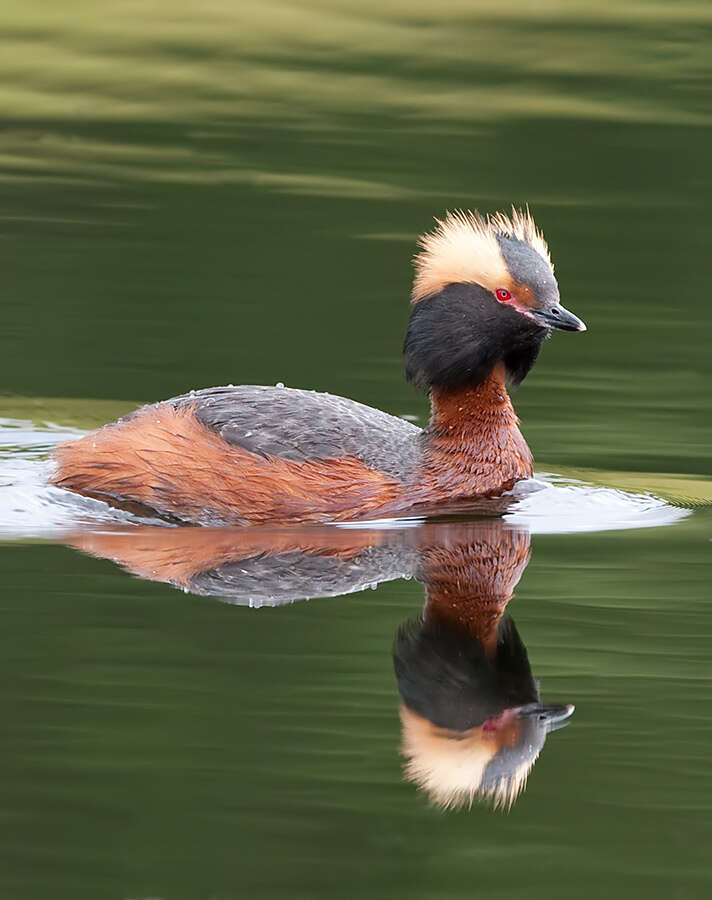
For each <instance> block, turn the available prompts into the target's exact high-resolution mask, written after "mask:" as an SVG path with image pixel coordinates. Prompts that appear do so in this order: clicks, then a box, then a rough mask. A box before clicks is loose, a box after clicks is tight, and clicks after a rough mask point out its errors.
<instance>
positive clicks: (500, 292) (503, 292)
mask: <svg viewBox="0 0 712 900" xmlns="http://www.w3.org/2000/svg"><path fill="white" fill-rule="evenodd" d="M495 295H496V296H497V299H498V300H499V302H500V303H509V301H510V300H511V299H512V295H511V294H510V293H509V291H508V290H507V289H506V288H497V290H496V291H495Z"/></svg>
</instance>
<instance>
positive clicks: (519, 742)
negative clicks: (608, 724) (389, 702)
mask: <svg viewBox="0 0 712 900" xmlns="http://www.w3.org/2000/svg"><path fill="white" fill-rule="evenodd" d="M487 524H488V525H489V526H490V527H489V528H485V529H483V530H482V531H480V533H479V534H477V536H476V538H475V540H472V538H471V537H469V538H468V540H467V541H466V542H456V543H455V544H452V543H449V544H445V545H443V544H441V545H439V546H430V547H425V548H424V549H423V551H422V557H421V562H420V575H419V577H420V578H421V580H422V581H423V582H424V583H425V585H426V591H427V600H426V604H425V610H424V613H423V617H422V619H420V620H419V621H417V622H411V623H407V624H406V625H404V626H402V627H401V628H400V630H399V632H398V635H397V636H396V640H395V644H394V648H393V662H394V667H395V672H396V678H397V681H398V690H399V692H400V695H401V700H402V706H401V725H402V730H403V754H404V756H405V758H406V766H405V772H406V776H407V777H408V778H409V779H410V780H411V781H413V782H414V783H415V784H417V785H418V786H419V787H420V788H422V789H423V790H425V791H426V793H427V794H428V795H429V797H430V798H431V799H432V800H433V802H434V803H436V804H437V805H439V806H443V807H458V806H462V805H464V804H469V805H471V804H472V802H473V801H474V800H475V799H481V800H489V801H491V802H492V803H493V805H494V806H495V807H498V806H502V807H506V808H509V807H510V806H511V805H512V803H513V802H514V800H515V799H516V797H517V795H518V794H519V792H520V791H521V790H522V788H523V787H524V785H525V784H526V779H527V776H528V774H529V771H530V769H531V767H532V766H533V765H534V762H535V761H536V758H537V756H538V755H539V752H540V751H541V748H542V747H543V745H544V741H545V740H546V735H547V733H548V732H549V731H550V730H552V729H553V728H555V727H557V726H560V723H562V722H563V721H564V720H565V719H567V718H568V717H569V716H570V715H571V713H572V712H573V706H570V705H563V706H562V705H545V704H541V703H540V702H539V692H538V688H537V685H536V682H535V681H534V678H533V677H532V673H531V668H530V666H529V660H528V658H527V651H526V648H525V646H524V644H523V643H522V640H521V638H520V637H519V633H518V632H517V629H516V627H515V625H514V622H513V621H512V619H511V618H510V617H509V616H508V615H506V613H505V612H504V610H505V608H506V606H507V603H508V602H509V600H510V599H511V596H512V592H513V590H514V588H515V586H516V584H517V582H518V581H519V578H520V577H521V574H522V572H523V571H524V568H525V566H526V564H527V562H528V559H529V538H528V535H527V534H526V533H524V532H518V531H514V530H508V529H505V528H501V527H497V524H498V523H487Z"/></svg>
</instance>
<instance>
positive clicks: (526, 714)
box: [517, 703, 576, 732]
mask: <svg viewBox="0 0 712 900" xmlns="http://www.w3.org/2000/svg"><path fill="white" fill-rule="evenodd" d="M575 708H576V707H575V706H574V705H573V703H528V704H527V705H526V706H520V707H519V709H518V710H517V716H518V717H519V718H520V719H536V720H537V722H539V723H540V725H542V726H544V727H545V728H546V730H547V732H549V731H557V730H558V729H559V728H565V727H566V726H567V725H568V724H569V723H568V722H567V719H568V718H569V716H570V715H571V713H572V712H573V711H574V709H575Z"/></svg>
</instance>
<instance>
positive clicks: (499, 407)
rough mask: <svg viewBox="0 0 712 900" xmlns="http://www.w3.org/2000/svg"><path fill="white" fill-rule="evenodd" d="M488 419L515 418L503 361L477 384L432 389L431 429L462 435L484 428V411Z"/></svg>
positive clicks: (515, 420) (515, 419)
mask: <svg viewBox="0 0 712 900" xmlns="http://www.w3.org/2000/svg"><path fill="white" fill-rule="evenodd" d="M483 413H485V415H486V418H487V419H492V420H495V419H507V420H509V419H513V420H514V422H515V423H516V422H517V421H518V420H517V417H516V415H515V413H514V407H513V406H512V401H511V400H510V399H509V394H508V393H507V387H506V383H505V369H504V363H501V362H500V363H497V365H496V366H495V367H494V368H493V369H492V371H491V372H490V373H489V375H488V376H487V377H486V378H485V379H484V380H483V381H481V382H480V383H479V384H476V385H466V386H464V387H458V388H448V387H442V386H436V387H434V388H432V390H431V391H430V428H431V429H433V430H435V429H448V430H453V431H456V432H462V433H463V434H472V433H473V432H477V431H481V430H482V426H483V424H486V423H485V422H483V420H482V414H483Z"/></svg>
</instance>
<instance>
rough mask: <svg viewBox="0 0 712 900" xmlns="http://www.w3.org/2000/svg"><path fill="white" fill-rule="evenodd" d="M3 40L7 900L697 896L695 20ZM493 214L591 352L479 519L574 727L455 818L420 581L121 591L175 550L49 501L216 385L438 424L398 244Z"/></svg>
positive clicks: (151, 582) (186, 552)
mask: <svg viewBox="0 0 712 900" xmlns="http://www.w3.org/2000/svg"><path fill="white" fill-rule="evenodd" d="M0 19H2V25H3V28H2V32H3V39H4V47H3V53H2V54H1V55H0V74H1V75H2V79H0V80H1V81H2V87H0V110H1V111H2V119H3V128H2V131H1V132H0V191H1V192H2V206H1V209H0V241H1V246H2V259H3V263H2V269H3V326H2V329H0V395H1V397H2V399H1V400H0V416H2V417H3V423H2V426H0V445H1V448H0V517H1V520H0V532H2V536H3V538H4V539H3V541H2V542H0V567H1V569H0V571H2V582H3V589H2V602H1V603H0V615H1V616H2V628H1V629H0V634H1V635H2V641H3V646H2V648H1V652H0V659H1V660H2V663H1V666H2V672H1V673H0V674H1V677H2V683H3V686H4V691H3V722H4V725H5V728H4V734H3V741H2V742H0V758H1V765H0V771H1V772H2V776H1V780H2V794H3V796H4V803H3V815H2V832H1V835H0V853H2V856H3V865H2V866H1V867H0V882H1V884H2V887H1V890H2V894H3V896H7V897H12V898H22V900H40V898H45V897H47V896H48V895H51V896H53V897H61V898H64V897H66V898H72V900H75V898H83V897H86V898H92V900H96V898H103V897H106V898H117V897H119V898H129V897H131V898H148V897H160V898H162V900H169V898H170V900H173V898H186V900H193V898H195V900H200V898H221V900H222V898H237V897H243V896H249V897H255V898H260V900H262V898H265V900H266V898H310V900H311V898H314V897H324V898H327V897H328V898H332V897H334V896H339V897H354V898H361V897H388V898H399V897H408V898H413V897H416V898H434V897H444V896H447V897H452V898H460V897H469V896H472V894H473V892H474V893H475V894H478V893H480V892H487V893H488V894H494V895H497V896H501V897H507V898H509V897H520V896H524V895H526V896H527V897H531V898H538V897H542V898H543V897H547V898H549V897H562V898H569V897H571V896H580V897H600V896H601V895H603V894H607V895H608V896H612V897H619V896H620V897H645V898H648V900H649V898H656V897H660V898H665V900H667V898H669V897H676V898H692V897H695V898H696V897H702V896H707V895H708V894H709V892H710V888H711V882H712V877H711V875H710V867H709V862H708V856H709V852H708V848H709V846H710V843H712V783H711V778H710V773H709V765H708V757H709V746H710V742H711V740H712V733H711V728H710V724H709V716H708V712H707V710H708V709H709V707H710V699H711V694H712V688H711V686H710V676H709V671H710V652H709V643H710V640H709V638H710V634H712V612H711V611H710V604H709V599H710V597H709V593H710V592H709V583H710V569H709V554H710V538H711V537H712V533H711V527H710V526H711V524H712V522H711V520H710V512H709V501H710V480H709V474H710V472H709V469H710V466H709V457H710V454H709V448H710V445H711V444H712V417H711V416H710V401H709V396H710V393H709V378H710V374H711V373H710V353H709V332H710V326H712V313H711V312H710V309H711V307H710V304H709V302H708V301H707V298H706V293H705V292H706V284H707V281H708V280H709V279H708V277H707V275H706V273H707V269H708V262H707V256H708V250H707V248H708V247H709V246H710V244H711V243H712V226H711V225H710V219H709V214H708V208H709V202H710V193H711V192H710V183H711V179H710V173H709V164H708V160H709V159H710V155H711V154H712V134H711V132H710V124H711V116H710V109H711V107H710V103H709V96H710V95H709V84H710V67H711V57H710V54H709V52H708V48H709V40H710V36H711V35H710V31H711V30H712V15H711V13H710V7H709V5H708V4H704V3H701V2H694V0H691V2H686V3H680V4H669V3H664V2H656V0H646V2H628V0H625V2H621V3H615V4H613V3H604V4H591V3H590V2H583V0H582V2H573V3H571V2H567V3H563V2H561V3H559V2H552V3H547V4H544V5H540V6H538V7H537V8H534V7H532V6H531V4H528V3H525V2H523V0H522V2H514V3H510V4H508V5H507V6H506V8H505V7H503V6H502V4H497V3H493V2H489V0H478V2H476V3H470V2H467V3H461V2H457V0H448V2H446V3H445V4H440V5H438V6H437V7H436V6H433V5H432V4H426V3H423V2H420V0H415V2H411V3H409V4H408V5H407V6H404V5H402V4H396V5H393V6H390V7H388V6H384V5H383V4H377V3H374V2H371V0H368V2H365V3H364V2H361V3H359V4H355V3H351V2H337V0H329V2H312V3H309V4H305V3H302V2H296V3H292V4H287V5H284V4H275V3H272V2H269V0H268V2H261V3H259V4H253V3H240V4H233V3H228V2H222V0H215V2H212V3H210V4H208V5H207V6H204V7H202V8H201V9H200V10H197V8H196V7H195V5H194V4H189V3H187V2H183V0H173V2H171V3H168V2H166V0H159V2H157V3H153V4H150V5H145V4H143V5H142V4H130V3H121V4H113V5H106V4H96V3H88V2H85V0H67V2H64V3H62V4H61V5H57V4H55V3H49V2H41V0H32V2H31V3H26V2H23V3H19V2H7V3H6V4H5V5H4V7H3V10H2V12H1V13H0ZM512 202H514V203H529V204H530V205H531V207H532V210H533V212H534V214H535V216H536V218H537V221H538V223H539V224H540V225H541V227H542V228H543V229H544V231H545V233H546V236H547V238H548V240H549V243H550V245H551V249H552V253H553V257H554V261H555V263H556V270H557V275H558V278H559V282H560V286H561V292H562V300H563V302H564V304H565V305H566V306H567V307H569V308H571V309H572V310H573V311H575V312H576V314H577V315H580V316H581V317H582V318H583V319H584V320H585V321H586V323H587V325H588V328H589V330H588V332H587V333H586V334H585V335H580V336H579V335H575V336H571V335H565V334H560V335H555V336H554V338H553V339H552V340H551V341H549V342H548V343H547V345H546V346H545V347H544V348H543V351H542V354H541V357H540V359H539V361H538V363H537V366H536V368H535V369H534V371H533V373H532V374H531V375H530V376H529V377H528V378H527V380H526V382H525V383H524V385H523V386H522V388H521V389H520V390H519V391H517V393H516V395H515V397H514V402H515V405H516V407H517V410H518V412H519V414H520V416H521V418H522V423H523V430H524V433H525V435H526V437H527V440H528V441H529V443H530V445H531V447H532V450H533V451H534V455H535V458H536V460H537V472H538V473H539V475H540V476H541V478H542V479H543V480H544V481H546V482H547V483H549V484H550V487H549V488H547V489H546V490H545V491H542V492H539V494H534V495H533V496H532V497H531V498H530V500H529V501H525V502H529V503H530V506H529V507H525V508H524V509H523V510H522V509H521V508H519V509H518V510H514V511H512V512H511V514H510V517H509V518H507V519H506V521H504V522H500V524H499V525H498V526H496V527H498V528H504V529H505V532H506V533H507V534H510V533H515V534H517V535H520V536H522V535H523V537H519V538H517V540H524V541H527V542H529V543H530V548H531V561H530V562H529V564H528V566H527V567H526V569H525V570H523V571H522V573H521V580H520V581H519V584H518V586H517V587H516V592H515V594H516V595H515V597H514V599H513V600H511V602H510V603H509V605H508V607H507V614H508V615H511V617H512V619H513V620H514V621H515V622H516V628H517V630H518V632H519V634H520V636H521V639H522V642H523V644H524V645H525V646H526V650H527V653H528V658H529V663H530V664H531V670H532V672H533V675H534V677H535V678H536V679H537V680H538V682H539V689H540V693H541V696H542V698H543V699H544V700H545V701H548V700H551V701H559V702H561V703H571V704H574V705H575V706H576V711H575V713H574V714H573V716H572V717H571V720H570V724H569V725H568V727H566V728H565V729H563V730H561V731H557V732H556V733H554V734H550V735H549V736H548V737H547V739H546V744H545V746H543V748H542V750H541V754H540V756H539V758H538V760H537V761H536V763H535V765H534V767H533V768H532V770H531V772H530V774H529V779H528V783H527V787H526V790H525V791H523V792H522V793H521V794H520V796H519V798H518V799H517V801H516V803H515V804H514V805H513V806H512V808H511V810H510V811H509V812H508V813H504V812H502V811H497V812H495V811H493V810H492V809H491V804H490V803H481V802H478V801H477V800H476V801H475V803H474V804H473V806H472V809H469V808H468V806H467V804H466V805H465V807H464V808H462V809H460V810H455V811H450V812H444V811H442V810H441V809H439V808H438V807H437V806H434V805H433V804H432V803H431V802H430V801H429V798H428V796H427V795H426V794H425V793H423V791H420V790H418V788H417V787H416V786H415V785H414V784H412V783H411V782H409V781H408V780H407V779H406V778H404V774H403V764H404V762H405V759H404V757H403V756H402V755H401V752H400V750H401V740H402V736H401V721H400V717H399V704H400V702H401V695H400V694H399V690H398V683H397V679H396V677H395V674H394V669H393V662H392V657H391V650H392V645H393V641H394V637H395V635H396V634H397V632H398V629H399V627H400V626H401V625H402V623H403V622H404V621H406V620H409V619H413V618H417V617H418V616H419V615H420V614H421V612H422V609H423V602H424V587H423V584H422V583H421V582H420V581H418V580H417V577H411V578H410V579H408V578H404V577H401V576H409V575H415V576H417V575H418V574H419V572H418V571H417V570H416V569H417V567H416V568H415V569H414V566H413V559H412V558H411V557H410V556H408V557H407V559H405V561H404V559H403V554H402V553H401V551H398V553H395V552H394V553H393V554H392V555H391V556H390V557H388V559H389V560H390V567H388V566H387V567H386V571H385V572H381V576H382V577H376V576H378V575H379V572H378V571H376V572H373V571H369V573H368V575H367V578H368V582H369V584H376V583H378V586H377V587H376V589H375V590H370V589H366V590H363V591H357V590H354V591H353V592H351V593H338V589H339V584H341V589H342V590H346V587H345V586H344V584H343V582H338V579H333V584H332V586H333V588H334V590H333V591H332V592H331V593H330V594H329V596H325V597H322V598H321V599H319V597H318V590H316V589H315V590H314V591H311V592H310V591H309V590H306V588H305V590H304V591H303V594H306V595H310V596H313V599H310V600H297V599H296V597H294V598H293V599H294V602H292V603H289V604H286V605H279V606H278V607H277V608H261V609H250V608H247V607H245V606H242V605H240V603H235V602H229V603H226V602H223V601H224V600H225V599H226V598H225V597H222V598H220V597H216V596H214V595H209V592H208V593H207V594H206V593H205V592H191V587H193V588H194V589H195V590H196V591H197V588H198V586H199V585H198V584H197V582H195V581H193V582H190V583H189V584H187V585H186V584H185V583H181V581H180V579H179V578H173V579H162V578H161V577H151V573H150V572H148V571H147V570H146V568H145V566H144V570H143V572H142V574H141V575H137V574H131V573H130V572H129V571H126V569H129V570H132V571H134V572H136V570H137V569H138V567H139V566H138V561H137V560H136V558H135V553H136V549H137V547H138V548H139V549H140V548H143V549H144V550H146V549H149V550H151V549H154V550H155V543H156V542H158V544H160V545H161V546H162V549H163V552H166V547H165V542H166V541H167V540H168V537H166V535H167V534H168V532H170V531H171V529H163V530H162V531H161V532H159V533H157V532H155V531H151V530H150V523H145V522H144V523H143V524H141V525H140V526H139V524H138V523H136V522H135V521H133V520H130V521H129V520H125V519H121V520H117V519H116V518H114V517H113V514H112V515H111V516H109V518H108V520H107V511H106V510H105V509H103V508H98V507H96V506H91V504H86V505H82V504H79V503H78V501H76V500H75V499H71V500H66V498H59V497H57V496H56V495H52V494H51V492H50V493H47V491H48V489H47V488H46V487H45V485H44V481H43V474H44V472H45V471H46V468H44V467H46V457H47V453H48V450H49V448H50V447H51V445H52V444H53V442H55V441H56V440H57V439H58V438H60V437H63V436H65V435H67V434H71V433H72V431H71V430H72V429H76V430H80V431H83V430H86V429H87V428H90V427H94V426H96V425H98V424H100V423H102V422H104V421H108V420H110V419H112V418H114V417H116V416H117V415H121V414H122V413H124V412H126V411H128V410H129V409H131V408H132V407H133V406H135V405H136V404H137V403H140V402H146V401H151V400H156V399H160V398H165V397H169V396H175V395H177V394H180V393H183V392H185V391H187V390H190V389H191V388H198V387H202V386H208V385H214V384H225V383H230V382H235V383H238V382H241V383H257V384H260V383H266V384H274V383H276V382H284V383H285V384H288V385H290V386H295V387H305V388H314V389H319V390H328V391H331V392H334V393H340V394H344V395H346V396H350V397H353V398H355V399H358V400H360V401H362V402H366V403H371V404H373V405H376V406H378V407H380V408H383V409H386V410H388V411H389V412H392V413H395V414H398V415H406V416H408V417H410V418H412V419H414V420H415V421H417V422H419V423H420V424H423V423H424V421H425V417H426V413H427V410H426V401H425V399H424V398H422V397H419V396H418V395H417V394H416V393H414V391H413V390H412V389H411V388H410V387H409V386H408V385H406V384H405V382H404V380H403V378H402V374H401V361H400V343H401V340H402V333H403V330H404V325H405V322H406V318H407V304H408V293H409V280H410V256H411V254H412V252H413V248H414V242H415V238H416V236H417V234H418V233H419V232H421V231H423V230H424V229H426V228H427V227H428V226H429V224H430V222H431V219H432V216H433V215H438V214H441V213H442V211H443V210H444V209H445V208H448V207H449V208H452V207H457V206H472V207H478V208H480V209H482V210H484V211H489V210H493V209H496V208H499V207H506V206H508V205H509V204H510V203H512ZM561 478H564V479H566V480H565V482H564V483H562V482H561V481H560V479H561ZM537 498H538V499H537ZM531 504H533V507H532V505H531ZM517 516H518V518H517ZM392 524H393V523H391V525H392ZM448 524H450V525H452V523H439V524H438V525H437V528H443V527H444V526H448ZM490 524H491V523H490ZM642 525H653V526H655V527H645V528H643V527H641V526H642ZM430 527H433V528H435V527H436V526H431V525H430V524H426V525H418V524H417V523H411V524H409V526H408V527H407V528H403V527H402V525H401V526H399V525H398V524H397V523H396V527H391V528H390V529H389V531H391V532H394V534H393V536H391V537H390V538H389V539H388V540H390V541H393V542H395V544H398V541H401V543H402V546H412V544H413V542H414V541H417V540H418V538H417V537H416V536H417V535H420V534H422V531H421V529H422V528H430ZM458 527H464V526H463V525H462V523H459V524H458ZM467 527H468V528H470V529H474V531H475V532H477V529H478V528H481V527H484V526H482V525H477V524H476V523H469V524H467ZM132 529H133V530H132ZM139 529H149V530H147V531H143V530H139ZM173 531H175V530H173ZM406 532H407V534H408V535H409V536H407V537H406V536H404V535H405V534H406ZM438 533H440V532H438ZM127 534H128V538H127V536H126V535H127ZM156 534H158V537H156V536H155V535H156ZM134 535H135V536H137V537H136V540H135V541H134V540H131V537H132V536H134ZM138 535H142V537H141V540H140V541H139V538H138ZM151 535H154V537H151ZM396 535H401V536H402V537H397V536H396ZM119 538H120V539H121V540H119ZM348 539H349V540H352V539H353V538H351V537H350V538H348ZM381 539H382V538H378V540H381ZM171 540H173V538H171ZM216 540H217V538H216ZM243 540H244V536H243ZM345 540H346V538H344V537H343V536H342V537H339V541H341V543H342V546H343V542H344V541H345ZM362 540H364V541H365V540H366V538H365V537H364V538H363V539H362ZM117 541H118V543H117ZM152 542H153V543H152ZM475 543H476V542H475ZM120 545H121V546H120ZM127 546H128V551H127V549H126V548H127ZM468 546H469V545H468ZM496 546H497V547H501V546H502V543H501V542H499V543H497V544H496ZM129 551H130V552H129ZM226 552H227V551H226ZM292 552H294V551H292ZM181 553H182V555H183V557H184V559H188V560H189V559H195V556H194V555H193V554H194V553H195V548H192V549H186V547H185V546H183V547H182V548H181ZM406 556H407V554H406ZM492 556H493V558H494V557H496V556H497V553H495V552H494V551H493V554H492ZM129 557H130V558H129ZM268 558H269V557H268ZM369 558H370V557H369ZM290 559H291V562H292V563H294V562H295V558H294V557H292V558H290ZM144 561H145V560H144ZM154 568H158V567H155V566H154ZM287 568H289V567H287ZM292 568H295V566H294V565H292ZM320 571H321V570H320ZM156 574H157V575H159V574H160V573H158V572H157V573H156ZM173 574H175V573H173ZM264 577H266V576H264ZM357 582H358V579H353V580H352V582H351V587H359V586H360V584H358V583H357ZM211 584H212V587H213V589H214V587H215V584H214V581H212V582H211ZM264 584H265V582H264V578H263V581H262V586H263V587H264ZM320 584H321V588H323V587H324V584H323V582H321V583H320ZM186 586H187V587H188V592H187V593H185V592H184V591H182V590H177V589H176V587H186ZM306 587H312V588H313V587H314V585H313V584H307V585H306ZM295 593H298V592H297V591H296V589H295ZM327 593H328V592H327ZM244 595H245V590H244V585H243V588H241V596H242V598H243V599H244ZM232 599H235V598H232ZM263 606H267V607H268V606H269V605H268V604H267V605H265V604H263Z"/></svg>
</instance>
